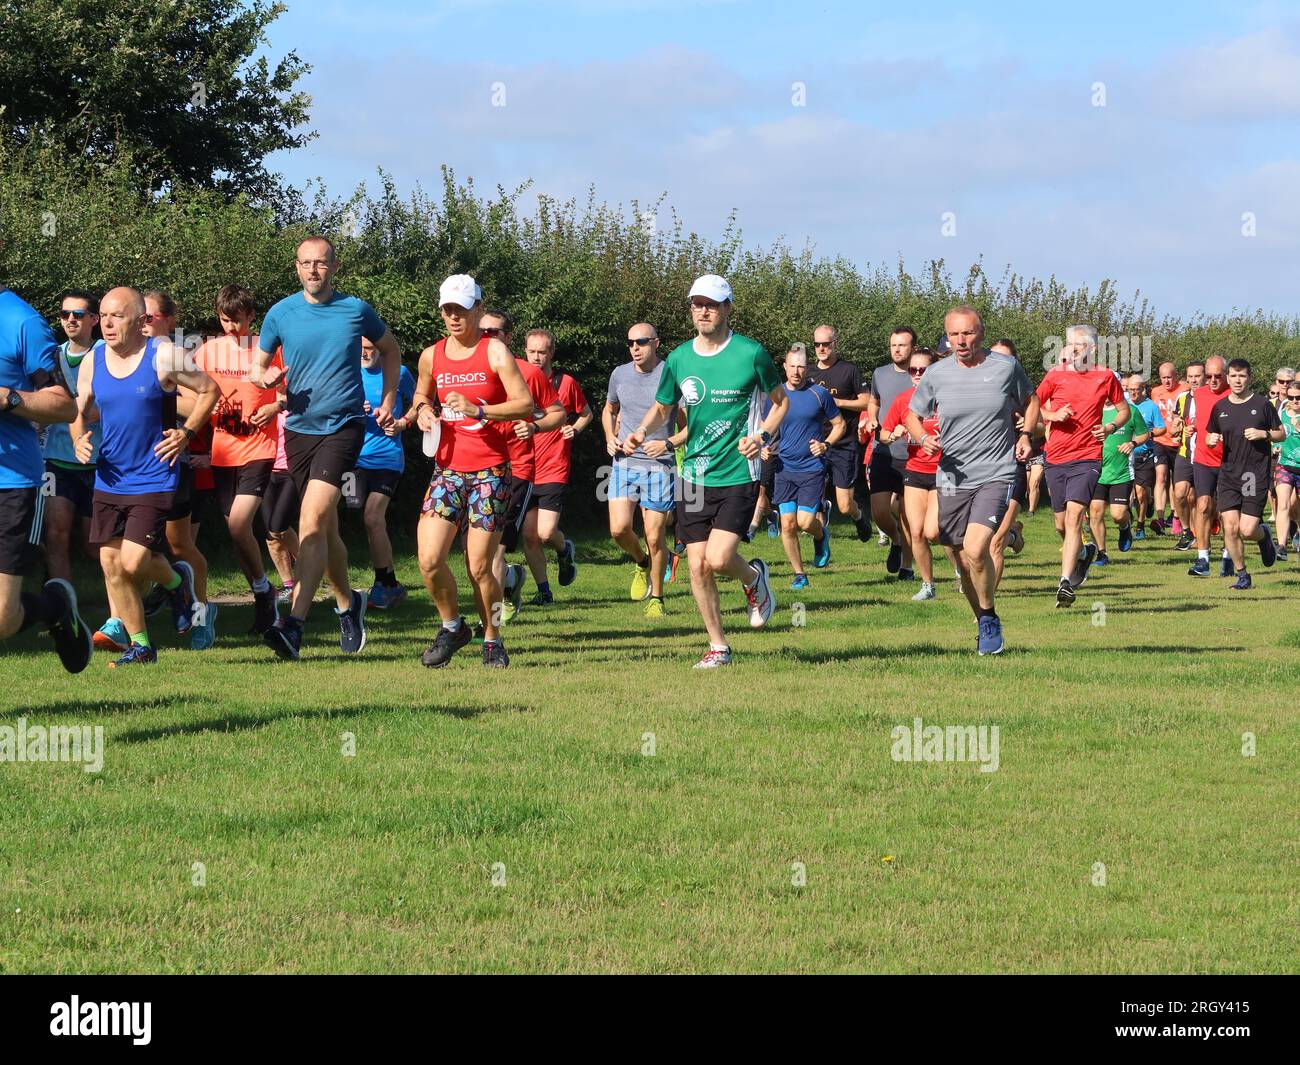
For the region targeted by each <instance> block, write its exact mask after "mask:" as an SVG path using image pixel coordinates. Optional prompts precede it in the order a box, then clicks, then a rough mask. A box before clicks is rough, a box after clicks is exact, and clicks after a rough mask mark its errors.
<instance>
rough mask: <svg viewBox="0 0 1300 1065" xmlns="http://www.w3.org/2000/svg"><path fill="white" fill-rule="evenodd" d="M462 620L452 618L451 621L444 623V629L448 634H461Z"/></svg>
mask: <svg viewBox="0 0 1300 1065" xmlns="http://www.w3.org/2000/svg"><path fill="white" fill-rule="evenodd" d="M460 626H461V620H460V618H459V617H455V618H452V619H451V620H450V621H444V622H443V623H442V627H443V628H444V629H446V630H447V631H448V632H460Z"/></svg>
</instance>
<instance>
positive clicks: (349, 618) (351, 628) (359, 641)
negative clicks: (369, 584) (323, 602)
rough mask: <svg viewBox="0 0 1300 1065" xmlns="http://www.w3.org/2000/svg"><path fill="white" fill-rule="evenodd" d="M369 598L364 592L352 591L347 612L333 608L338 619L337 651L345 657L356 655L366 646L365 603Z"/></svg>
mask: <svg viewBox="0 0 1300 1065" xmlns="http://www.w3.org/2000/svg"><path fill="white" fill-rule="evenodd" d="M369 598H370V597H369V596H367V595H366V593H365V592H359V591H357V590H356V589H355V588H353V589H352V605H351V606H350V607H348V608H347V610H340V609H339V608H338V607H335V608H334V613H335V614H337V615H338V619H339V650H341V651H342V652H343V653H344V654H345V655H354V654H358V653H359V652H360V651H361V650H362V649H363V648H364V647H365V646H366V603H367V602H368V601H369Z"/></svg>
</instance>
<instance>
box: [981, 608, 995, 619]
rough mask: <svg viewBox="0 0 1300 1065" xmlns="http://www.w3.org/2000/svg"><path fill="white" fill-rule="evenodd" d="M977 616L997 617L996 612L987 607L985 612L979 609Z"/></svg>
mask: <svg viewBox="0 0 1300 1065" xmlns="http://www.w3.org/2000/svg"><path fill="white" fill-rule="evenodd" d="M977 616H978V617H981V618H995V617H997V616H998V612H997V611H996V610H994V609H993V608H992V607H989V608H988V609H987V610H985V609H984V608H983V607H980V612H979V614H978V615H977Z"/></svg>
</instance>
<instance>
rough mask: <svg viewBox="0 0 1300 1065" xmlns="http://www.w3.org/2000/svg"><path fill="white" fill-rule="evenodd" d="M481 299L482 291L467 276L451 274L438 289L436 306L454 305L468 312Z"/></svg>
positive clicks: (476, 283) (475, 282)
mask: <svg viewBox="0 0 1300 1065" xmlns="http://www.w3.org/2000/svg"><path fill="white" fill-rule="evenodd" d="M482 298H483V290H482V289H481V288H479V287H478V282H477V281H475V280H474V279H473V278H472V277H470V276H469V274H452V275H451V277H449V278H447V280H446V281H444V282H443V283H442V284H441V285H440V286H439V287H438V306H439V307H442V306H444V305H446V304H448V303H455V304H457V305H459V306H461V307H464V308H465V310H469V309H470V308H471V307H473V306H474V304H476V303H477V302H478V301H479V300H481V299H482Z"/></svg>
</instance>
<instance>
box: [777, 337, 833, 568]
mask: <svg viewBox="0 0 1300 1065" xmlns="http://www.w3.org/2000/svg"><path fill="white" fill-rule="evenodd" d="M785 393H786V398H787V399H788V400H789V404H790V405H789V407H788V408H787V412H786V416H785V420H784V421H783V422H782V423H781V428H780V430H779V433H778V436H777V439H776V441H774V445H775V446H773V444H769V445H768V446H767V447H765V448H763V452H762V455H763V461H764V462H767V461H769V460H771V459H773V458H775V460H776V463H777V468H776V476H775V478H774V480H773V488H772V505H773V506H775V507H776V509H777V512H778V513H779V514H780V515H781V544H782V546H783V547H784V548H785V554H786V558H788V559H789V560H790V565H791V567H793V569H794V580H793V581H792V582H791V584H790V587H791V588H807V587H808V575H807V574H806V573H804V570H803V555H802V552H801V551H800V550H799V534H800V533H801V532H805V533H807V534H808V535H809V536H811V537H812V540H813V547H814V554H813V565H814V566H816V567H817V568H818V569H821V568H822V567H824V566H826V565H827V563H829V562H830V560H831V527H830V502H829V501H828V500H826V498H825V496H826V471H827V465H828V460H827V458H826V451H827V449H828V448H830V447H832V446H834V444H835V442H836V441H837V440H839V439H840V438H841V437H842V436H843V435H844V418H843V416H842V415H841V414H840V410H839V407H838V406H837V405H836V403H835V400H834V399H833V398H831V394H830V393H829V392H828V391H826V389H824V388H822V387H821V385H814V384H812V383H811V382H809V380H808V354H807V351H806V350H805V348H804V346H803V345H802V344H796V345H794V346H793V347H792V348H791V349H790V350H789V351H788V352H787V353H786V356H785ZM764 406H765V410H764V417H766V416H767V409H770V408H771V401H770V400H766V399H765V400H764ZM828 424H829V426H830V432H829V433H828V432H827V431H826V428H827V425H828Z"/></svg>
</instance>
